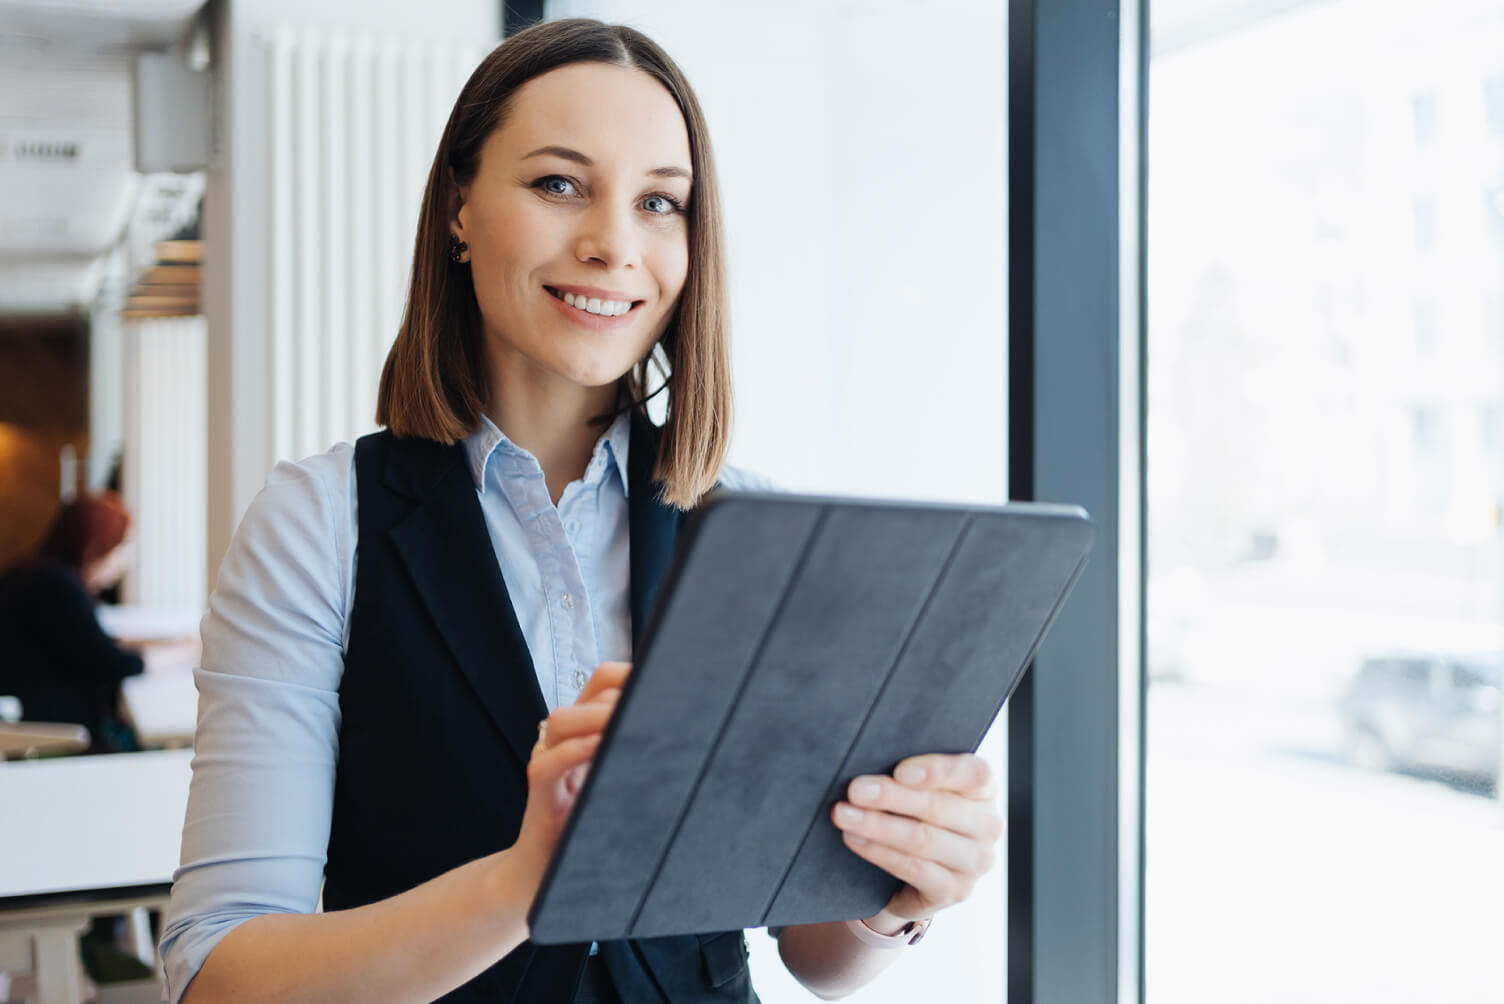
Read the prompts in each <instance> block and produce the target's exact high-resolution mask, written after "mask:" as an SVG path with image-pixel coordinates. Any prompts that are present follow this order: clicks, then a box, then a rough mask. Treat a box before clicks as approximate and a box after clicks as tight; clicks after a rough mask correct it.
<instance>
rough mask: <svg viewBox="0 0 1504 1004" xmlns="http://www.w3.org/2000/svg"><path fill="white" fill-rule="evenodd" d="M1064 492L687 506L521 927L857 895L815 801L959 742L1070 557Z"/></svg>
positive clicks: (551, 935)
mask: <svg viewBox="0 0 1504 1004" xmlns="http://www.w3.org/2000/svg"><path fill="white" fill-rule="evenodd" d="M1091 538H1092V529H1091V524H1090V523H1089V522H1088V521H1087V519H1086V514H1085V513H1084V512H1083V511H1082V510H1080V509H1077V508H1071V507H1060V506H1044V505H1033V504H1022V503H1017V504H1012V505H1008V506H1001V507H994V508H991V509H967V508H959V507H943V506H921V505H900V504H888V503H866V502H848V501H841V500H833V499H820V498H812V497H808V496H792V495H751V494H747V495H731V496H725V497H721V498H718V499H715V500H713V501H711V502H709V503H707V504H706V505H705V506H703V507H702V508H701V509H700V510H699V511H697V512H696V514H695V516H694V517H693V518H692V519H691V521H690V523H689V525H688V526H686V528H685V531H684V537H683V538H682V539H681V543H680V545H679V552H678V556H677V558H676V563H675V565H674V567H673V569H672V570H671V571H670V573H669V577H668V580H667V581H666V582H665V583H664V585H663V587H662V589H661V590H660V593H659V601H658V608H657V610H656V612H655V614H654V616H653V619H652V621H651V623H650V626H649V630H648V632H647V633H646V634H645V635H644V642H643V646H642V651H641V653H640V656H639V662H638V665H637V666H636V668H635V669H634V671H633V673H632V675H631V677H630V678H629V679H628V683H627V686H626V689H625V690H624V691H623V693H622V697H621V702H620V704H619V705H618V708H617V711H616V713H615V715H614V716H613V718H612V721H611V723H610V725H609V726H608V728H607V730H606V734H605V737H604V740H603V742H602V745H601V748H600V750H599V752H598V753H597V755H596V758H595V762H594V765H593V766H592V768H591V772H590V776H589V778H588V779H587V781H586V784H585V788H584V790H583V791H582V792H581V794H580V798H579V800H578V802H577V803H576V805H575V809H574V812H573V813H572V815H571V817H570V821H569V824H568V826H567V828H566V829H565V832H564V834H563V837H562V838H561V840H560V842H559V846H558V847H557V848H556V850H555V853H554V858H553V861H552V862H551V864H550V867H549V870H548V873H547V874H546V875H545V877H544V882H543V885H542V887H541V889H540V890H539V893H538V896H537V898H536V899H535V900H534V903H533V909H532V913H531V918H530V919H531V927H532V938H533V940H534V941H536V942H538V943H541V944H550V943H560V942H575V941H591V940H595V941H605V940H612V939H617V938H625V937H633V938H643V937H655V936H659V935H668V934H688V933H696V932H706V931H725V930H734V929H738V928H747V927H760V926H763V925H775V926H781V925H788V924H803V923H816V922H823V921H829V920H840V919H847V918H852V917H865V916H871V915H872V914H874V913H876V912H877V911H878V910H880V909H881V908H882V906H883V905H884V904H885V903H886V902H887V900H888V899H889V897H890V896H891V895H892V894H893V892H894V891H896V889H897V888H898V883H897V881H896V880H895V879H893V878H892V877H891V876H889V875H888V874H887V873H885V872H883V871H881V870H880V869H878V868H876V867H875V866H873V865H871V864H868V863H867V862H865V861H863V860H862V859H861V858H858V857H857V856H856V855H854V854H852V853H851V852H850V851H849V850H848V849H847V848H846V847H845V845H844V844H843V843H842V842H841V838H840V834H839V832H838V831H837V830H836V828H835V826H834V825H833V824H832V823H831V822H830V808H831V806H832V805H833V804H834V803H835V801H836V800H837V799H839V798H840V797H842V793H843V792H844V790H845V787H846V785H847V784H848V783H849V782H850V781H851V779H852V778H853V777H855V776H857V775H858V774H865V773H886V772H888V771H891V770H892V769H893V767H894V766H895V765H896V764H897V763H898V761H900V760H902V759H903V758H905V757H907V756H911V755H914V754H917V753H935V752H962V751H973V750H975V749H976V748H977V746H978V745H979V744H980V743H981V741H982V738H983V736H984V735H985V734H986V731H987V729H988V727H989V726H990V725H991V724H992V721H993V719H994V718H996V716H997V714H998V712H999V711H1000V710H1001V708H1002V705H1003V702H1004V700H1005V699H1006V698H1007V696H1008V695H1009V694H1010V693H1012V691H1013V688H1014V687H1015V686H1016V684H1017V683H1018V680H1019V678H1020V677H1021V676H1022V675H1023V671H1024V669H1025V667H1026V666H1027V664H1028V661H1029V659H1030V658H1031V657H1032V656H1033V653H1034V650H1035V648H1036V647H1037V646H1038V644H1039V641H1040V639H1041V638H1042V637H1043V636H1044V633H1045V630H1046V629H1047V628H1048V626H1049V624H1050V622H1051V620H1052V619H1053V618H1054V616H1055V614H1056V612H1057V611H1058V610H1059V609H1060V606H1061V604H1062V603H1063V602H1064V599H1065V596H1066V594H1067V592H1068V591H1069V590H1070V587H1071V586H1072V585H1073V584H1074V582H1075V580H1076V577H1077V575H1078V574H1079V573H1080V570H1081V568H1082V566H1083V565H1084V564H1085V561H1086V553H1087V551H1088V550H1089V548H1090V546H1091Z"/></svg>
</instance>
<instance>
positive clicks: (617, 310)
mask: <svg viewBox="0 0 1504 1004" xmlns="http://www.w3.org/2000/svg"><path fill="white" fill-rule="evenodd" d="M560 299H561V300H563V301H564V302H565V303H567V304H569V305H570V306H571V307H575V308H577V309H579V310H583V311H585V312H586V313H588V314H599V315H601V316H602V317H616V316H617V315H619V314H625V313H626V312H627V311H629V310H631V309H632V304H631V303H630V302H629V301H627V300H602V299H599V298H597V297H590V298H588V299H587V298H585V297H583V296H575V295H574V294H573V293H565V294H563V295H562V296H560Z"/></svg>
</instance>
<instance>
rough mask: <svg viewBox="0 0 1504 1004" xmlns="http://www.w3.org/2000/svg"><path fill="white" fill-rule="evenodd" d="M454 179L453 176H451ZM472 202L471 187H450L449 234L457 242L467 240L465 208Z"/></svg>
mask: <svg viewBox="0 0 1504 1004" xmlns="http://www.w3.org/2000/svg"><path fill="white" fill-rule="evenodd" d="M451 178H452V176H451ZM469 201H470V186H469V185H454V184H451V185H450V186H449V232H450V234H452V235H453V236H454V239H455V240H459V241H463V240H464V239H465V221H464V219H463V217H464V208H465V206H466V204H467V203H468V202H469Z"/></svg>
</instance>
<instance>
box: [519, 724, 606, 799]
mask: <svg viewBox="0 0 1504 1004" xmlns="http://www.w3.org/2000/svg"><path fill="white" fill-rule="evenodd" d="M600 745H601V737H600V733H595V734H592V735H585V736H576V737H574V738H572V739H564V740H562V741H554V742H552V743H551V744H550V745H549V747H548V748H547V749H541V748H535V749H534V750H533V757H532V759H531V760H529V761H528V764H527V778H528V784H529V785H530V786H537V785H547V784H551V783H553V782H554V781H556V780H558V778H559V777H560V776H562V775H563V774H564V773H565V772H566V771H568V770H570V769H571V768H575V767H580V766H583V765H585V764H588V763H590V761H591V760H592V759H593V758H594V757H595V752H596V750H597V749H599V748H600ZM581 780H582V781H583V779H581Z"/></svg>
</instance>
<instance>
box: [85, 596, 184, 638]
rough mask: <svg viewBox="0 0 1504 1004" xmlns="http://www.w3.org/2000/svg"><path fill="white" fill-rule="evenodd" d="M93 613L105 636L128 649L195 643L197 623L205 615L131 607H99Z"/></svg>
mask: <svg viewBox="0 0 1504 1004" xmlns="http://www.w3.org/2000/svg"><path fill="white" fill-rule="evenodd" d="M95 611H96V613H98V615H99V626H100V627H102V628H104V630H105V633H106V634H108V635H110V637H112V638H114V639H115V640H116V641H118V642H122V643H124V644H127V645H140V644H145V643H147V642H159V641H182V640H186V639H193V640H195V641H196V640H197V639H198V622H199V620H200V619H201V618H202V617H203V615H204V612H203V611H202V610H195V609H189V608H182V609H179V608H176V607H150V606H140V605H137V604H130V603H125V604H120V605H118V606H116V605H111V604H109V603H101V604H100V605H99V606H98V607H96V608H95Z"/></svg>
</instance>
